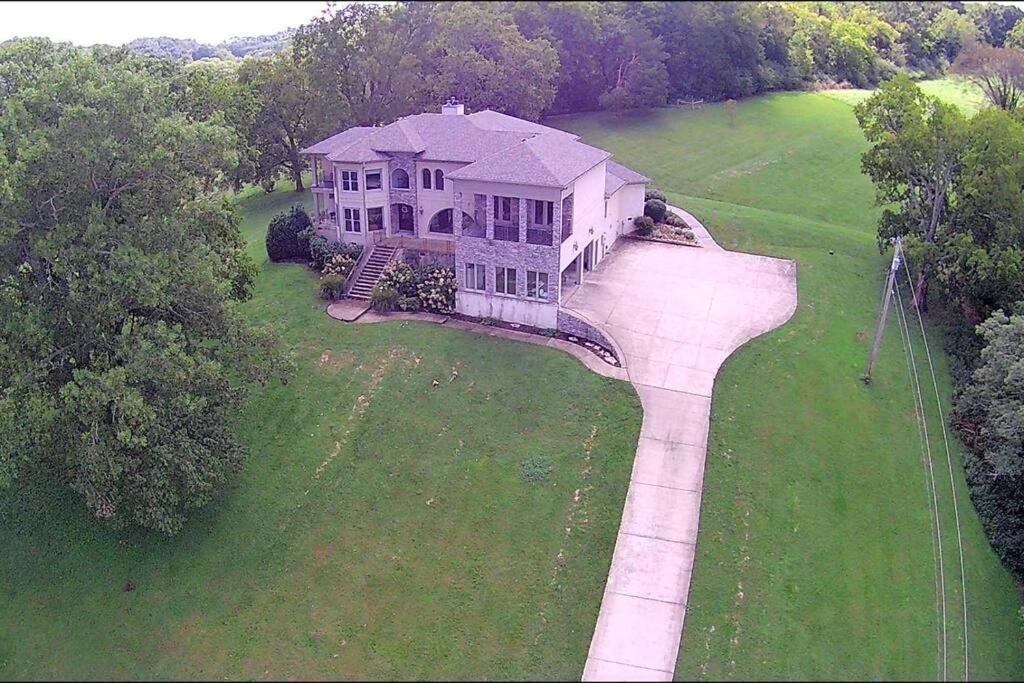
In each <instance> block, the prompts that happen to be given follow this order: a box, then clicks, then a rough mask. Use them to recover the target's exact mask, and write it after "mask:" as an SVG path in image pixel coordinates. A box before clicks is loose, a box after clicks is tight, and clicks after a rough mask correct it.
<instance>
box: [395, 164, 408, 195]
mask: <svg viewBox="0 0 1024 683" xmlns="http://www.w3.org/2000/svg"><path fill="white" fill-rule="evenodd" d="M391 187H394V188H398V189H399V190H408V189H409V174H408V173H406V172H405V170H404V169H401V168H396V169H395V170H394V171H392V172H391Z"/></svg>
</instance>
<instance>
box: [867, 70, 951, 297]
mask: <svg viewBox="0 0 1024 683" xmlns="http://www.w3.org/2000/svg"><path fill="white" fill-rule="evenodd" d="M854 113H855V114H856V116H857V121H858V122H859V123H860V127H861V130H862V131H863V132H864V137H865V138H867V141H868V142H869V143H870V144H871V148H870V149H868V150H867V151H866V152H864V154H863V155H862V156H861V167H862V168H863V170H864V173H865V174H867V176H868V177H869V178H871V180H872V181H873V182H874V184H875V194H876V198H877V201H878V203H879V204H880V205H882V206H885V207H886V208H885V209H884V210H883V212H882V219H881V222H880V223H879V226H878V238H879V243H880V244H885V243H887V242H888V241H889V239H890V238H893V237H897V236H911V237H912V238H916V240H915V239H911V240H908V244H907V247H908V251H910V252H911V253H912V254H913V255H915V256H916V257H917V258H916V259H915V260H917V261H918V263H919V266H920V267H919V268H918V273H919V279H918V282H917V284H916V290H915V301H916V303H917V305H918V306H919V307H921V308H922V309H923V308H924V307H925V302H926V295H927V286H928V277H929V275H930V274H931V271H932V269H933V267H934V258H935V251H934V248H933V246H932V245H934V243H935V242H936V240H937V238H938V235H939V229H940V227H941V226H942V225H943V221H944V220H945V219H946V218H947V212H948V209H949V207H950V203H951V200H952V198H951V192H952V190H953V188H954V186H955V183H956V181H957V178H958V176H959V173H960V169H961V162H962V154H963V150H964V145H965V140H966V128H967V122H966V120H965V119H964V116H963V114H961V113H960V111H959V110H958V109H957V108H956V107H954V106H953V105H951V104H946V103H944V102H942V101H940V100H939V99H938V98H935V97H930V96H928V95H925V94H924V93H923V92H922V91H921V89H920V88H919V87H918V86H917V85H915V84H914V83H913V82H912V81H911V80H910V78H909V77H907V76H906V75H902V74H901V75H898V76H896V77H894V78H892V79H891V80H889V81H886V82H885V83H883V84H882V86H881V87H880V88H879V89H878V91H877V92H876V93H875V94H874V95H872V96H871V97H869V98H868V99H866V100H864V101H863V102H861V103H860V104H858V105H857V106H856V107H855V108H854Z"/></svg>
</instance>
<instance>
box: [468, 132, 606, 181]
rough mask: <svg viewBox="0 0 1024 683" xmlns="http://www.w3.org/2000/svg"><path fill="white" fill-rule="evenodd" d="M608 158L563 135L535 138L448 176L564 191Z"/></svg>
mask: <svg viewBox="0 0 1024 683" xmlns="http://www.w3.org/2000/svg"><path fill="white" fill-rule="evenodd" d="M610 156H611V154H609V153H608V152H606V151H604V150H603V149H597V148H596V147H591V146H590V145H585V144H583V143H582V142H578V141H576V140H574V139H573V138H572V137H571V136H568V135H564V134H550V133H545V134H543V135H537V136H535V137H531V138H529V139H527V140H524V141H522V142H520V143H519V144H517V145H514V146H513V147H510V148H509V149H505V150H500V151H498V152H496V153H494V154H491V155H490V156H488V157H486V158H484V159H481V160H480V161H477V162H474V163H472V164H469V165H468V166H464V167H462V168H460V169H457V170H455V171H452V172H451V173H449V174H448V177H449V178H452V179H453V180H479V181H483V182H492V183H513V184H516V185H536V186H540V187H565V186H566V185H568V184H569V183H571V182H572V181H573V180H575V179H576V178H579V177H580V176H581V175H583V174H584V173H586V172H587V171H589V170H590V169H591V168H593V167H594V166H596V165H597V164H599V163H601V162H602V161H604V160H605V159H607V158H608V157H610Z"/></svg>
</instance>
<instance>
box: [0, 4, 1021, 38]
mask: <svg viewBox="0 0 1024 683" xmlns="http://www.w3.org/2000/svg"><path fill="white" fill-rule="evenodd" d="M336 4H347V3H345V2H340V3H336ZM999 4H1006V5H1017V6H1019V7H1022V8H1024V0H1010V1H1004V2H1000V3H999ZM327 5H328V3H327V1H326V0H316V1H314V2H306V1H302V2H279V1H278V2H180V1H179V2H17V1H15V2H2V3H0V41H4V40H7V39H9V38H25V37H28V36H42V37H45V38H49V39H51V40H54V41H58V42H70V43H74V44H75V45H80V46H88V45H96V44H105V45H123V44H124V43H127V42H130V41H132V40H134V39H136V38H156V37H160V36H168V37H170V38H191V39H193V40H196V41H199V42H200V43H211V44H216V43H220V42H222V41H224V40H227V39H228V38H234V37H236V36H258V35H265V34H271V33H277V32H278V31H283V30H284V29H286V28H292V27H296V26H299V25H300V24H304V23H306V22H308V21H309V20H310V19H312V18H314V17H316V16H318V15H320V14H321V13H322V12H323V11H324V10H325V9H326V7H327Z"/></svg>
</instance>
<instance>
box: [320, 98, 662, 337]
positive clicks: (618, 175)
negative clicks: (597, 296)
mask: <svg viewBox="0 0 1024 683" xmlns="http://www.w3.org/2000/svg"><path fill="white" fill-rule="evenodd" d="M303 153H304V154H307V155H309V157H310V160H311V165H312V168H313V186H312V192H313V196H314V206H315V214H316V221H317V223H318V227H319V229H320V230H321V233H322V234H324V235H329V236H330V237H332V238H336V239H338V240H343V241H347V242H359V243H362V244H365V245H366V247H367V249H365V250H364V258H368V257H369V254H370V253H372V250H373V249H381V250H389V253H390V250H395V249H405V250H407V251H410V250H411V251H413V252H417V253H421V254H422V253H426V252H430V253H434V254H439V255H441V256H442V257H447V258H449V259H450V262H452V263H453V265H454V268H455V272H456V277H457V279H458V284H459V289H458V292H457V294H456V310H457V311H459V312H460V313H465V314H467V315H473V316H481V317H492V318H498V319H502V320H507V321H510V322H518V323H522V324H527V325H534V326H537V327H542V328H555V327H564V325H559V324H558V323H559V304H560V302H561V301H563V300H564V297H565V295H566V294H568V293H569V292H570V291H571V289H572V288H573V287H575V286H576V285H578V284H579V283H580V282H581V281H582V280H583V278H584V277H585V276H586V273H587V272H588V271H590V270H591V269H593V268H594V267H595V266H596V265H597V264H598V263H599V262H600V261H601V259H602V258H604V256H605V254H606V253H607V251H608V250H609V249H611V247H612V245H613V244H615V241H616V240H617V239H618V238H619V237H620V236H621V235H623V234H624V233H626V232H629V231H630V230H632V221H633V218H634V217H636V216H639V215H641V214H642V213H643V205H644V190H645V184H646V183H648V182H650V181H649V179H648V178H645V177H644V176H642V175H640V174H639V173H636V172H634V171H631V170H629V169H628V168H626V167H624V166H621V165H620V164H617V163H615V162H614V161H612V160H611V154H609V153H608V152H606V151H604V150H601V149H597V148H596V147H591V146H590V145H586V144H584V143H582V142H580V141H579V138H578V136H576V135H572V134H570V133H566V132H564V131H560V130H557V129H554V128H549V127H547V126H543V125H540V124H536V123H531V122H529V121H524V120H522V119H518V118H515V117H512V116H507V115H505V114H500V113H498V112H495V111H490V110H484V111H479V112H476V113H473V114H466V113H465V110H464V108H463V106H462V105H461V104H455V103H448V104H445V105H444V106H443V107H442V112H441V113H440V114H417V115H414V116H408V117H405V118H402V119H399V120H398V121H395V122H394V123H391V124H389V125H386V126H378V127H355V128H349V129H348V130H345V131H343V132H341V133H338V134H337V135H334V136H332V137H329V138H327V139H326V140H322V141H321V142H318V143H316V144H315V145H312V146H310V147H308V148H307V149H305V150H303ZM370 284H371V286H372V283H370ZM367 292H368V288H367V284H366V283H363V284H362V285H361V288H360V289H358V290H357V294H358V295H362V296H366V294H367Z"/></svg>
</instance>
